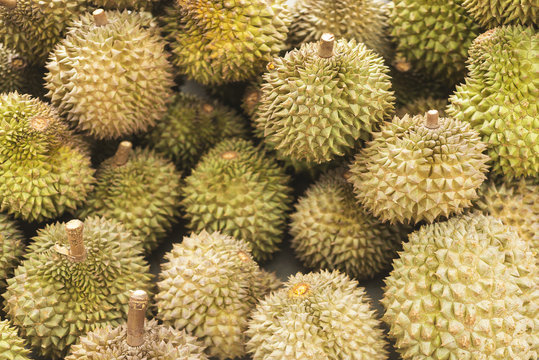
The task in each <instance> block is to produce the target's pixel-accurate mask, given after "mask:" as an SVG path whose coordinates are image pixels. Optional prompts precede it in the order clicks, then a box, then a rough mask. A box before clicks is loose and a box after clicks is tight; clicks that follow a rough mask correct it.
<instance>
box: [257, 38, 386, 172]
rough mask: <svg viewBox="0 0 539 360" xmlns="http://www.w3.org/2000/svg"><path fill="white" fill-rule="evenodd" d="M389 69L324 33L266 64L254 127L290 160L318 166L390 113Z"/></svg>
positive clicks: (364, 50) (364, 51)
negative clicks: (318, 41) (318, 39)
mask: <svg viewBox="0 0 539 360" xmlns="http://www.w3.org/2000/svg"><path fill="white" fill-rule="evenodd" d="M388 71H389V70H388V68H387V67H386V66H385V65H384V63H383V60H382V58H381V57H380V56H378V55H376V54H375V53H374V52H373V51H372V50H369V49H367V48H366V47H365V45H364V44H358V43H356V42H355V41H354V40H351V41H346V40H338V41H336V42H335V41H334V38H333V36H332V35H331V34H325V35H324V36H323V37H322V39H321V41H320V43H308V44H303V45H302V46H301V48H300V49H299V50H298V49H296V50H292V51H291V52H289V53H287V54H286V55H285V56H284V57H280V58H275V59H273V62H271V63H270V64H269V65H268V72H267V73H265V74H264V83H263V84H262V88H261V90H262V97H261V100H260V105H259V107H258V109H257V113H256V126H257V127H258V129H259V131H260V132H262V133H263V134H264V136H265V138H264V140H265V141H266V142H267V143H268V144H269V145H270V146H272V147H275V149H277V150H280V151H281V152H282V153H283V155H285V156H289V157H290V158H292V159H295V160H306V161H309V162H316V163H321V162H327V161H330V160H333V159H334V158H335V157H336V156H341V155H345V154H347V153H350V151H351V150H352V149H353V148H354V147H355V146H356V144H357V142H358V141H359V140H360V139H362V140H366V139H368V138H369V136H370V133H371V132H372V131H373V130H375V129H376V128H377V126H378V124H379V123H380V122H381V121H382V119H383V118H384V117H386V116H388V115H389V114H391V113H392V112H393V101H394V100H395V98H394V97H393V92H392V91H390V88H391V82H390V79H389V76H388V75H387V72H388Z"/></svg>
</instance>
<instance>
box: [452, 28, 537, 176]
mask: <svg viewBox="0 0 539 360" xmlns="http://www.w3.org/2000/svg"><path fill="white" fill-rule="evenodd" d="M538 52H539V34H538V33H537V30H535V29H534V28H533V27H531V26H529V27H523V26H517V25H515V26H502V27H499V28H495V29H492V30H489V31H487V32H486V33H484V34H482V35H481V36H479V37H478V38H477V39H476V40H475V41H474V43H473V45H472V47H470V58H469V60H468V70H469V73H468V76H467V77H466V81H465V82H464V83H463V84H461V85H459V86H457V90H456V91H455V93H454V94H453V95H452V96H451V97H450V98H449V103H450V104H449V106H448V108H447V110H446V112H447V113H448V114H449V115H450V116H452V117H455V118H456V119H459V120H461V121H467V122H469V123H470V124H471V125H472V126H473V127H474V128H475V129H477V130H478V131H479V132H480V133H481V136H482V138H483V141H484V142H486V143H487V144H488V154H489V155H490V157H491V158H492V172H493V173H495V174H496V175H502V176H504V177H506V178H507V179H509V180H511V179H512V178H518V177H523V176H530V177H534V176H538V175H539V102H538V101H537V99H538V98H539V76H538V70H537V68H538V66H539V57H538V56H537V53H538Z"/></svg>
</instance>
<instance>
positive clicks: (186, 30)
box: [163, 0, 290, 85]
mask: <svg viewBox="0 0 539 360" xmlns="http://www.w3.org/2000/svg"><path fill="white" fill-rule="evenodd" d="M176 6H179V8H178V9H170V10H169V12H168V16H165V17H163V21H165V22H167V23H168V24H166V25H165V26H164V28H165V33H167V34H168V40H169V42H170V44H171V47H172V53H173V58H172V62H173V63H174V65H175V66H177V67H178V69H179V71H180V73H181V74H184V75H187V77H188V78H191V79H193V80H195V81H197V82H199V83H201V84H204V85H220V84H224V83H230V82H236V81H244V80H249V79H250V78H252V77H254V76H256V75H257V74H259V73H260V72H262V71H263V69H264V66H265V65H266V64H267V63H268V61H271V59H272V57H273V56H275V55H277V54H278V53H279V51H281V50H283V49H284V48H285V41H286V35H287V32H288V24H289V23H290V15H289V13H288V11H287V7H286V0H249V1H247V0H200V1H191V0H177V1H176Z"/></svg>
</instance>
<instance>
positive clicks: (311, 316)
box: [247, 271, 387, 360]
mask: <svg viewBox="0 0 539 360" xmlns="http://www.w3.org/2000/svg"><path fill="white" fill-rule="evenodd" d="M380 325H381V324H380V321H379V320H378V319H376V316H375V312H374V311H373V310H372V309H371V307H370V300H369V299H368V297H367V296H366V294H365V290H364V289H363V288H360V287H358V283H357V282H356V281H354V280H350V279H349V278H348V277H347V276H346V275H344V274H341V273H339V272H337V271H333V272H328V271H321V272H319V273H309V274H306V275H303V274H300V273H298V274H296V275H294V276H291V277H290V278H289V280H288V282H287V283H286V284H285V287H284V288H283V289H281V290H278V291H275V292H273V293H272V294H270V295H268V296H266V298H265V299H263V300H261V301H260V302H259V304H258V305H257V307H256V310H255V311H254V312H253V314H252V315H251V320H250V321H249V329H248V330H247V335H248V336H249V337H250V340H249V342H248V343H247V348H248V350H249V353H251V354H252V357H253V360H270V359H271V360H303V359H313V360H314V359H316V360H323V359H326V360H342V359H350V360H352V359H354V360H360V359H370V360H385V359H387V351H386V349H385V347H386V342H385V340H384V335H383V331H382V329H381V328H380Z"/></svg>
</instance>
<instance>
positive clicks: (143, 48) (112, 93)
mask: <svg viewBox="0 0 539 360" xmlns="http://www.w3.org/2000/svg"><path fill="white" fill-rule="evenodd" d="M164 46H165V44H164V41H163V40H162V39H161V37H160V36H159V34H158V33H157V31H156V28H155V24H154V23H153V22H152V21H151V18H148V14H144V13H140V14H139V13H132V12H128V11H124V12H118V11H108V12H103V10H101V9H99V10H96V11H95V12H94V13H93V15H92V14H86V15H84V16H82V17H81V18H79V19H78V20H77V21H75V22H74V23H73V24H72V27H70V28H69V32H68V35H67V37H66V38H65V39H64V40H62V42H60V43H59V44H58V46H57V47H56V48H55V50H54V51H53V52H52V53H51V56H50V58H49V61H48V63H47V69H48V73H47V75H46V77H45V80H46V82H47V83H46V85H45V87H46V88H47V89H48V90H49V92H48V93H47V96H48V97H49V98H50V99H51V102H52V103H53V105H55V106H56V107H57V108H58V110H59V111H60V113H61V114H63V115H65V116H66V117H67V119H68V120H70V121H72V122H74V123H76V124H77V128H78V129H80V130H83V131H87V132H88V133H89V134H90V135H92V136H93V137H96V138H99V139H111V138H119V137H122V136H125V135H130V134H135V133H138V132H143V131H146V130H147V129H148V128H149V127H150V126H153V125H155V123H156V121H157V120H160V119H161V117H162V116H164V115H165V113H166V111H167V102H168V101H169V98H170V97H171V96H172V89H171V87H172V85H173V81H172V67H171V65H170V64H169V63H168V61H167V56H166V54H165V52H164Z"/></svg>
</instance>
